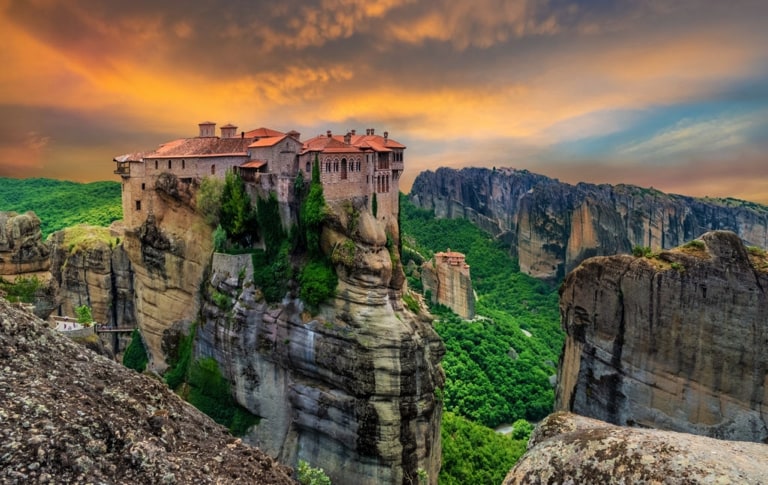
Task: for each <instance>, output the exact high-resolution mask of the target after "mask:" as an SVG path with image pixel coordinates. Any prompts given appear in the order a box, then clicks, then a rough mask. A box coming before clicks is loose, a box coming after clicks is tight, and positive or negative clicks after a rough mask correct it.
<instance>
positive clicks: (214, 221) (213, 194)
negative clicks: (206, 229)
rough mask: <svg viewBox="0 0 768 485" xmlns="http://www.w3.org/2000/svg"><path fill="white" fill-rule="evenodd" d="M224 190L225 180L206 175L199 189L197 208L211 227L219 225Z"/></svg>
mask: <svg viewBox="0 0 768 485" xmlns="http://www.w3.org/2000/svg"><path fill="white" fill-rule="evenodd" d="M223 192H224V182H222V180H221V179H219V178H216V177H204V178H203V180H202V181H201V182H200V188H199V189H198V190H197V199H196V202H197V210H198V211H199V212H200V213H201V214H202V215H203V218H204V219H205V222H207V223H208V224H209V225H210V226H211V227H216V226H217V225H219V216H220V213H221V197H222V193H223Z"/></svg>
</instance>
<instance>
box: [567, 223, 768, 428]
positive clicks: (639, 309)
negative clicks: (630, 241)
mask: <svg viewBox="0 0 768 485" xmlns="http://www.w3.org/2000/svg"><path fill="white" fill-rule="evenodd" d="M766 289H768V259H766V253H765V251H764V250H762V249H759V248H756V247H751V248H746V247H745V246H744V245H743V244H742V242H741V240H740V239H739V237H738V236H736V234H734V233H732V232H725V231H714V232H709V233H706V234H704V235H703V236H702V237H701V238H700V239H697V240H694V241H692V242H690V243H688V244H686V245H684V246H682V247H680V248H678V249H675V250H671V251H663V252H661V253H659V254H657V255H651V254H648V255H646V256H639V257H633V256H630V255H618V256H611V257H601V258H592V259H589V260H587V261H585V262H584V263H582V265H581V266H580V267H579V268H577V269H576V270H574V271H573V272H572V273H571V274H569V275H568V277H567V278H566V280H565V282H564V283H563V286H562V288H561V294H560V314H561V317H562V324H563V327H564V329H565V331H566V333H567V335H566V341H565V346H564V350H563V355H562V358H561V362H560V368H559V370H558V384H557V396H556V400H557V402H556V406H555V408H556V409H558V410H566V411H571V412H574V413H577V414H580V415H583V416H589V417H593V418H596V419H601V420H604V421H608V422H610V423H613V424H619V425H630V426H631V425H639V426H643V427H651V428H659V429H667V430H672V431H683V432H687V433H695V434H701V435H705V436H710V437H713V438H720V439H733V440H744V441H757V442H766V440H768V417H767V416H766V414H765V411H764V408H765V405H766V403H768V385H766V383H768V353H766V352H765V346H766V343H768V295H767V294H766Z"/></svg>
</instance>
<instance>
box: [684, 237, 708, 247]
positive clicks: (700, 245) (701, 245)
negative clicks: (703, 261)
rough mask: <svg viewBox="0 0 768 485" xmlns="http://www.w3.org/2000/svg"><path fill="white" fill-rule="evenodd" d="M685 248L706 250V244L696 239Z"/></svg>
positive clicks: (686, 244)
mask: <svg viewBox="0 0 768 485" xmlns="http://www.w3.org/2000/svg"><path fill="white" fill-rule="evenodd" d="M683 247H685V248H689V249H704V248H705V247H706V244H704V241H702V240H701V239H694V240H692V241H688V242H687V243H685V245H684V246H683Z"/></svg>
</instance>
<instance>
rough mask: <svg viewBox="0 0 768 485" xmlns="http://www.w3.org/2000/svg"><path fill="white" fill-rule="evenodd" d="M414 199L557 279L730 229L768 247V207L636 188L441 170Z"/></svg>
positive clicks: (535, 272) (424, 178)
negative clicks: (584, 265) (582, 267)
mask: <svg viewBox="0 0 768 485" xmlns="http://www.w3.org/2000/svg"><path fill="white" fill-rule="evenodd" d="M410 199H411V200H412V201H413V202H414V203H415V204H416V205H418V206H420V207H422V208H426V209H433V210H434V211H435V214H436V216H437V217H452V218H456V217H463V218H466V219H468V220H470V221H472V222H474V223H475V224H477V225H478V226H479V227H481V228H483V229H485V230H486V231H488V232H489V233H491V234H493V235H495V236H497V237H499V238H502V239H504V240H505V241H507V242H508V243H510V245H511V247H512V252H513V255H514V256H517V257H518V258H519V261H520V269H521V270H522V271H523V272H525V273H528V274H530V275H532V276H535V277H538V278H545V279H559V278H561V277H563V276H564V275H565V274H566V273H567V272H569V271H570V270H572V269H573V268H575V267H576V266H577V265H578V264H579V263H580V262H581V261H583V260H584V259H586V258H588V257H591V256H600V255H610V254H616V253H628V252H630V251H631V249H632V248H633V247H634V246H649V247H652V248H654V249H662V248H664V249H667V248H672V247H675V246H678V245H680V244H682V243H684V242H685V241H689V240H691V239H693V238H695V237H698V236H699V235H701V234H703V233H704V232H706V231H710V230H721V229H727V230H731V231H734V232H736V233H737V234H738V235H739V236H740V237H741V238H742V239H744V240H745V241H747V242H748V244H754V245H758V246H761V247H768V208H767V207H765V206H761V205H759V204H754V203H750V202H745V201H738V200H734V199H722V200H719V199H695V198H693V197H686V196H682V195H674V194H664V193H662V192H660V191H658V190H654V189H643V188H640V187H635V186H631V185H616V186H612V185H593V184H586V183H580V184H578V185H569V184H564V183H561V182H559V181H557V180H554V179H550V178H548V177H544V176H542V175H537V174H533V173H531V172H528V171H527V170H512V169H498V170H490V169H485V168H465V169H462V170H453V169H448V168H440V169H438V170H437V171H435V172H431V171H426V172H422V173H420V174H419V176H418V177H417V178H416V180H415V181H414V183H413V188H412V189H411V193H410Z"/></svg>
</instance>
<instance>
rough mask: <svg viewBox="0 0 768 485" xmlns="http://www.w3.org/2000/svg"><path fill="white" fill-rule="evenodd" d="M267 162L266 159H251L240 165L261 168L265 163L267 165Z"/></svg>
mask: <svg viewBox="0 0 768 485" xmlns="http://www.w3.org/2000/svg"><path fill="white" fill-rule="evenodd" d="M266 164H267V162H265V161H264V160H251V161H250V162H245V163H243V164H241V165H240V167H242V168H261V167H263V166H264V165H266Z"/></svg>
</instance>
